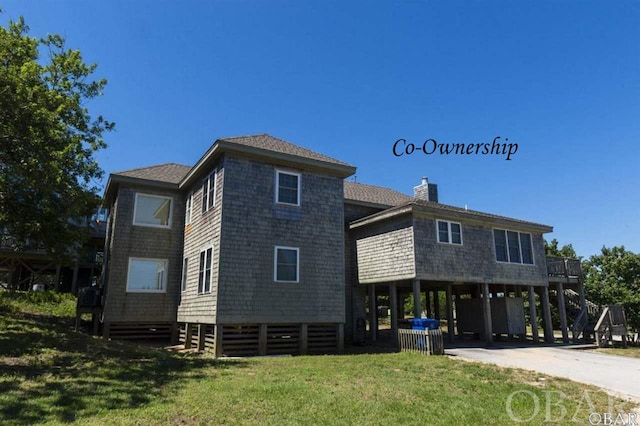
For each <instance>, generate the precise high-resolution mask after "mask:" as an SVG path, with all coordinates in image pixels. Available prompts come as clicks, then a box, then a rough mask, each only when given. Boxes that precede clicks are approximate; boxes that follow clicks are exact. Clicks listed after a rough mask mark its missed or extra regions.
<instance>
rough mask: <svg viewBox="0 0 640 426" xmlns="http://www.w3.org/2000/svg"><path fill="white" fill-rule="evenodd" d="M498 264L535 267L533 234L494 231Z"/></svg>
mask: <svg viewBox="0 0 640 426" xmlns="http://www.w3.org/2000/svg"><path fill="white" fill-rule="evenodd" d="M493 239H494V241H495V245H496V260H497V261H498V262H509V263H524V264H528V265H533V247H532V245H531V234H526V233H524V232H515V231H505V230H503V229H494V230H493Z"/></svg>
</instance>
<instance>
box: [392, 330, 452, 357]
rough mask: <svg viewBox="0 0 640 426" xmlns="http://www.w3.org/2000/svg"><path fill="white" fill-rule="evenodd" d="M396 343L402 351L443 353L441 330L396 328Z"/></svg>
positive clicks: (431, 353) (428, 353) (427, 353)
mask: <svg viewBox="0 0 640 426" xmlns="http://www.w3.org/2000/svg"><path fill="white" fill-rule="evenodd" d="M398 343H399V345H400V350H401V351H403V352H419V353H422V354H425V355H444V340H443V338H442V330H407V329H402V328H401V329H399V330H398Z"/></svg>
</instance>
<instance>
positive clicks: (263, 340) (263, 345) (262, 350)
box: [258, 323, 306, 356]
mask: <svg viewBox="0 0 640 426" xmlns="http://www.w3.org/2000/svg"><path fill="white" fill-rule="evenodd" d="M305 325H306V324H305ZM267 327H268V325H267V324H265V323H261V324H260V325H259V326H258V355H260V356H263V355H266V354H267ZM300 334H301V335H302V333H300ZM305 334H306V333H305ZM300 337H301V339H300V346H302V336H300ZM305 337H306V336H305ZM305 349H306V348H305ZM300 353H302V351H300Z"/></svg>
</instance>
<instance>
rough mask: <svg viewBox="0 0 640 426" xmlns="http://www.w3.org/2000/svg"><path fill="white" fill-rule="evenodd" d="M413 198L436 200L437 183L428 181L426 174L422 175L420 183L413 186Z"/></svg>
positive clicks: (435, 201)
mask: <svg viewBox="0 0 640 426" xmlns="http://www.w3.org/2000/svg"><path fill="white" fill-rule="evenodd" d="M413 198H415V199H417V200H423V201H433V202H434V203H437V202H438V185H436V184H434V183H429V179H427V177H426V176H423V177H422V183H421V184H420V185H418V186H416V187H414V188H413Z"/></svg>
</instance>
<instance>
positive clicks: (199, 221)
mask: <svg viewBox="0 0 640 426" xmlns="http://www.w3.org/2000/svg"><path fill="white" fill-rule="evenodd" d="M211 174H215V179H214V180H215V185H216V187H215V200H214V204H213V206H211V207H210V208H208V210H207V211H206V212H204V213H203V212H202V197H203V195H204V194H205V191H204V188H205V186H204V185H203V182H205V181H206V179H207V178H208V177H209V176H211ZM225 177H226V166H225V164H224V161H223V160H221V161H219V162H218V163H216V164H215V165H213V167H211V168H209V169H207V171H206V173H205V177H204V178H203V179H201V180H200V181H199V182H198V183H197V184H196V185H194V186H192V187H190V188H188V189H187V191H186V193H185V195H184V198H185V200H186V198H187V197H188V196H189V194H191V197H192V198H191V223H190V224H189V225H186V226H185V229H184V257H185V258H187V259H188V267H187V280H186V288H185V290H184V291H182V292H181V298H180V306H179V307H178V322H192V323H201V324H214V323H216V310H217V306H218V280H219V272H220V268H219V262H220V232H221V222H222V200H223V199H224V195H223V194H224V192H225V191H224V182H225ZM209 248H213V250H212V259H211V275H210V280H211V284H210V285H211V288H210V291H208V292H202V293H199V292H198V291H199V288H198V285H199V272H200V253H201V252H203V251H205V252H206V250H207V249H209Z"/></svg>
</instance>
